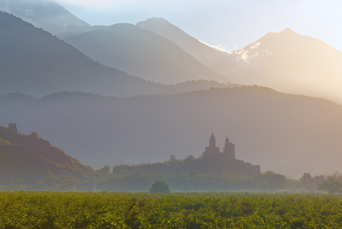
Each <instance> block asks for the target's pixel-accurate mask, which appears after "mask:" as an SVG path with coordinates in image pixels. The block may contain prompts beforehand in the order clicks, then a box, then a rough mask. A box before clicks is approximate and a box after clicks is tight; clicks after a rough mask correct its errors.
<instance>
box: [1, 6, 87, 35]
mask: <svg viewBox="0 0 342 229" xmlns="http://www.w3.org/2000/svg"><path fill="white" fill-rule="evenodd" d="M0 11H5V12H8V13H10V14H13V15H15V16H16V17H19V18H21V19H23V20H25V21H27V22H29V23H32V24H33V25H34V26H36V27H38V28H44V29H45V30H46V31H49V32H52V33H59V32H60V31H61V30H64V29H67V28H68V27H89V25H88V24H87V23H86V22H84V21H82V20H81V19H79V18H77V17H76V16H74V15H73V14H71V13H70V12H68V11H67V10H66V9H65V8H64V7H62V6H61V5H60V4H58V3H57V2H55V1H51V0H34V1H32V0H0Z"/></svg>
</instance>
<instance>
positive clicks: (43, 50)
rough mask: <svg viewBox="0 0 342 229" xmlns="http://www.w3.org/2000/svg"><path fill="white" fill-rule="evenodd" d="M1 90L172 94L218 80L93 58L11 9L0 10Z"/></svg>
mask: <svg viewBox="0 0 342 229" xmlns="http://www.w3.org/2000/svg"><path fill="white" fill-rule="evenodd" d="M0 30H1V33H0V68H1V75H0V80H1V84H0V93H1V94H7V93H13V92H18V91H19V92H22V93H25V94H31V95H34V96H43V95H46V94H51V93H53V92H59V91H83V92H92V93H99V94H102V95H107V96H135V95H143V94H164V93H165V94H173V93H179V92H184V91H189V90H193V89H195V90H196V89H205V88H210V87H212V85H217V86H220V87H230V86H231V85H218V84H217V83H214V82H207V83H202V84H199V83H196V85H194V86H189V87H187V88H185V87H184V85H182V86H180V87H179V88H178V86H177V85H176V86H166V85H162V84H158V83H154V82H149V81H146V80H143V79H141V78H138V77H135V76H131V75H128V74H127V73H125V72H122V71H120V70H117V69H112V68H109V67H105V66H103V65H101V64H99V63H97V62H94V61H92V60H90V59H89V58H88V57H86V56H85V55H84V54H82V53H81V52H80V51H78V50H77V49H75V48H74V47H72V46H71V45H69V44H67V43H65V42H64V41H61V40H59V39H57V38H56V37H53V36H52V35H50V34H49V33H47V32H45V31H43V30H41V29H37V28H35V27H33V26H32V25H29V24H28V23H26V22H24V21H22V20H21V19H19V18H16V17H14V16H12V15H9V14H7V13H2V12H0Z"/></svg>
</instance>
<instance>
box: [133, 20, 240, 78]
mask: <svg viewBox="0 0 342 229" xmlns="http://www.w3.org/2000/svg"><path fill="white" fill-rule="evenodd" d="M136 25H137V26H138V27H140V28H142V29H145V30H149V31H152V32H154V33H156V34H158V35H160V36H163V37H165V38H167V39H169V40H171V41H173V42H174V43H176V44H177V45H179V47H181V48H182V49H184V50H185V51H186V52H188V53H189V54H190V55H192V56H193V57H195V58H196V59H197V60H199V61H200V62H201V63H203V64H204V65H206V66H207V67H208V68H210V69H212V70H213V71H216V72H217V73H219V74H221V75H224V76H226V77H228V78H231V79H234V72H233V71H232V69H231V68H233V67H234V66H235V65H236V57H235V56H234V55H231V53H229V52H227V51H223V50H219V49H216V48H213V47H210V46H208V45H206V44H204V43H203V42H201V41H199V40H197V39H196V38H194V37H192V36H190V35H189V34H187V33H186V32H184V31H183V30H181V29H180V28H178V27H177V26H175V25H173V24H171V23H170V22H168V21H167V20H165V19H164V18H149V19H147V20H145V21H141V22H138V23H137V24H136Z"/></svg>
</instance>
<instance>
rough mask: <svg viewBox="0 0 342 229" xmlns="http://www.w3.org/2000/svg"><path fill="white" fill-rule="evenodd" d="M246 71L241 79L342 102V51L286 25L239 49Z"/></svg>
mask: <svg viewBox="0 0 342 229" xmlns="http://www.w3.org/2000/svg"><path fill="white" fill-rule="evenodd" d="M239 55H240V56H241V57H243V58H245V60H244V61H245V62H246V63H247V65H246V73H247V74H248V75H246V76H243V77H242V78H241V80H240V81H238V82H240V83H241V82H244V81H245V82H249V83H250V84H259V85H264V86H267V87H272V88H274V89H276V90H278V91H284V92H288V93H296V94H298V93H300V94H306V95H311V96H316V97H322V98H327V99H330V100H333V101H335V102H339V103H341V102H342V97H341V95H340V87H341V85H342V79H340V76H341V75H342V53H341V52H340V51H338V50H336V49H334V48H333V47H331V46H329V45H327V44H325V43H324V42H322V41H320V40H318V39H315V38H312V37H308V36H304V35H299V34H297V33H295V32H293V31H292V30H290V29H285V30H283V31H281V32H280V33H268V34H267V35H265V36H264V37H262V38H261V39H260V40H258V41H256V42H254V43H253V44H250V45H248V46H247V47H246V48H244V49H243V50H240V51H239Z"/></svg>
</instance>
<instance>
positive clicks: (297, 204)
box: [0, 192, 342, 229]
mask: <svg viewBox="0 0 342 229" xmlns="http://www.w3.org/2000/svg"><path fill="white" fill-rule="evenodd" d="M0 228H4V229H12V228H35V229H38V228H39V229H40V228H41V229H43V228H44V229H46V228H49V229H53V228H61V229H62V228H63V229H66V228H89V229H90V228H105V229H106V228H118V229H121V228H122V229H126V228H158V229H159V228H179V229H181V228H184V229H185V228H189V229H197V228H342V198H341V196H337V195H336V196H335V195H323V194H277V193H243V192H241V193H219V192H218V193H214V192H212V193H205V192H203V193H173V194H149V193H111V192H100V193H92V192H84V193H83V192H65V193H62V192H60V193H58V192H2V193H0Z"/></svg>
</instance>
